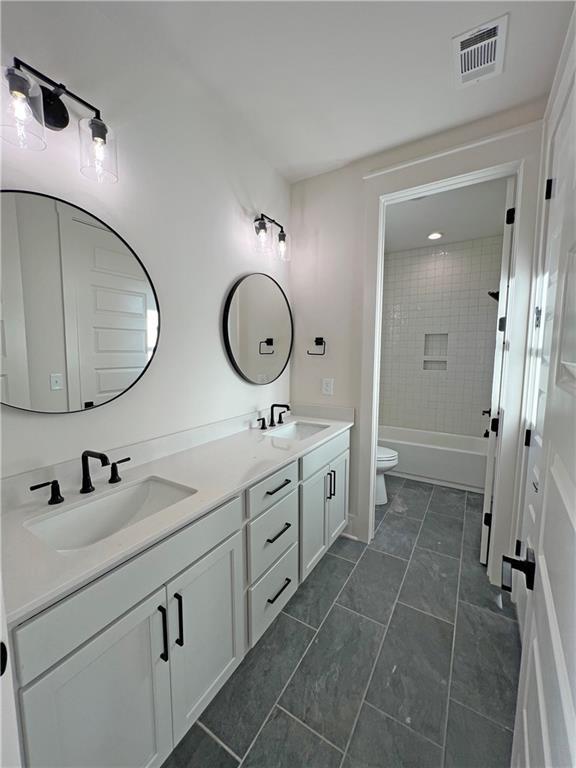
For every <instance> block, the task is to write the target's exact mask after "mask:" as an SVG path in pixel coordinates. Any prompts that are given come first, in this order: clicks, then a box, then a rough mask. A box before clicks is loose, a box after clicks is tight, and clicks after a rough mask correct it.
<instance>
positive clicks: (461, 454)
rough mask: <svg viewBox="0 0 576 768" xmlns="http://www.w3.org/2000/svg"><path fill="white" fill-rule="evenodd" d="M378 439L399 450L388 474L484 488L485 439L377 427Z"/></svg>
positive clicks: (451, 484) (421, 430)
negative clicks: (394, 463)
mask: <svg viewBox="0 0 576 768" xmlns="http://www.w3.org/2000/svg"><path fill="white" fill-rule="evenodd" d="M378 443H379V444H380V445H386V446H388V447H389V448H393V449H394V450H395V451H398V466H397V467H395V468H394V470H393V471H392V472H390V474H391V475H400V476H401V477H409V478H412V479H414V480H425V481H427V482H429V483H438V484H440V485H449V486H453V487H454V488H464V489H466V490H468V491H478V492H483V490H484V478H485V475H486V451H487V449H488V440H486V439H485V438H483V437H468V436H467V435H451V434H449V433H447V432H427V431H426V430H423V429H405V428H404V427H387V426H380V427H379V428H378Z"/></svg>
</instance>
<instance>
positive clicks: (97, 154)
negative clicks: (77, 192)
mask: <svg viewBox="0 0 576 768" xmlns="http://www.w3.org/2000/svg"><path fill="white" fill-rule="evenodd" d="M78 128H79V131H80V173H82V175H83V176H86V178H88V179H91V180H92V181H96V182H98V183H99V184H106V183H108V184H114V183H115V182H116V181H118V158H117V155H116V139H115V137H114V134H113V133H112V131H111V130H110V128H109V127H108V126H107V125H106V124H105V123H104V122H102V120H99V119H98V118H96V117H88V118H84V119H83V120H80V122H79V123H78Z"/></svg>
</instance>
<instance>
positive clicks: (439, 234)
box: [428, 232, 443, 240]
mask: <svg viewBox="0 0 576 768" xmlns="http://www.w3.org/2000/svg"><path fill="white" fill-rule="evenodd" d="M441 237H443V233H442V232H430V234H429V235H428V240H440V238H441Z"/></svg>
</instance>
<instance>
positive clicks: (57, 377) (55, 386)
mask: <svg viewBox="0 0 576 768" xmlns="http://www.w3.org/2000/svg"><path fill="white" fill-rule="evenodd" d="M59 389H64V375H63V374H62V373H51V374H50V391H51V392H56V391H57V390H59Z"/></svg>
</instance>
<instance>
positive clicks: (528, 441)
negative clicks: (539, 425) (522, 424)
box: [524, 429, 532, 448]
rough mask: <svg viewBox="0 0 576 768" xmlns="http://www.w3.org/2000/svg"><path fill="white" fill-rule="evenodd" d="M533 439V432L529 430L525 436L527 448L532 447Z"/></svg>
mask: <svg viewBox="0 0 576 768" xmlns="http://www.w3.org/2000/svg"><path fill="white" fill-rule="evenodd" d="M531 439H532V430H531V429H527V430H526V432H525V434H524V445H525V446H526V448H529V447H530V440H531Z"/></svg>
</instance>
